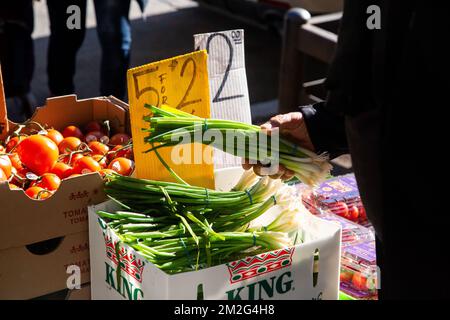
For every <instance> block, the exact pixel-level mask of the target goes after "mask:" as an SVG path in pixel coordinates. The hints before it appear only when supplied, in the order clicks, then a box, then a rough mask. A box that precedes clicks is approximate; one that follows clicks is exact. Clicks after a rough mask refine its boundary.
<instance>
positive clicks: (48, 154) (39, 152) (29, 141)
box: [16, 134, 59, 175]
mask: <svg viewBox="0 0 450 320" xmlns="http://www.w3.org/2000/svg"><path fill="white" fill-rule="evenodd" d="M16 150H17V154H18V155H19V158H20V161H22V163H23V164H24V165H25V166H26V167H27V168H28V169H30V170H31V171H33V172H34V173H36V174H37V175H43V174H44V173H46V172H49V171H50V169H51V168H53V166H54V165H55V163H56V161H57V160H58V156H59V152H58V147H57V146H56V144H55V143H54V142H53V141H52V140H50V139H49V138H47V137H44V136H42V135H39V134H35V135H32V136H29V137H27V138H25V139H24V140H22V141H21V142H20V143H19V145H18V146H17V148H16Z"/></svg>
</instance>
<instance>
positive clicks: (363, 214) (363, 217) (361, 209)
mask: <svg viewBox="0 0 450 320" xmlns="http://www.w3.org/2000/svg"><path fill="white" fill-rule="evenodd" d="M358 210H359V218H360V219H361V220H362V221H364V220H367V214H366V209H365V208H364V206H362V205H360V206H358Z"/></svg>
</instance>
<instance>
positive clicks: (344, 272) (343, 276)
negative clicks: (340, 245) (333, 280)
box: [340, 269, 353, 283]
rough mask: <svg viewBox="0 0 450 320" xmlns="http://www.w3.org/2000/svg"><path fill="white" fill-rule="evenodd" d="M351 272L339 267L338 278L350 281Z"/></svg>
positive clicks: (342, 280)
mask: <svg viewBox="0 0 450 320" xmlns="http://www.w3.org/2000/svg"><path fill="white" fill-rule="evenodd" d="M352 277H353V272H351V271H348V270H343V269H341V274H340V280H341V282H347V283H351V282H352Z"/></svg>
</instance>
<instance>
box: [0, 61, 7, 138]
mask: <svg viewBox="0 0 450 320" xmlns="http://www.w3.org/2000/svg"><path fill="white" fill-rule="evenodd" d="M8 130H9V128H8V114H7V112H6V102H5V92H4V91H3V78H2V67H1V65H0V140H3V139H4V138H5V137H6V135H7V134H8Z"/></svg>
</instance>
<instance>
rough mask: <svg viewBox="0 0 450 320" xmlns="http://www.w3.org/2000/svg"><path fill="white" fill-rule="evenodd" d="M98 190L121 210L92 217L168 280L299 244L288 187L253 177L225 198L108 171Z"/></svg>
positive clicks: (295, 206)
mask: <svg viewBox="0 0 450 320" xmlns="http://www.w3.org/2000/svg"><path fill="white" fill-rule="evenodd" d="M105 191H106V194H107V195H108V196H109V197H110V198H111V199H113V200H114V201H116V202H117V203H118V204H119V205H120V207H121V209H120V210H117V211H115V212H105V211H98V212H97V214H98V215H99V216H100V217H102V218H103V219H104V220H105V221H106V222H107V224H108V225H109V227H111V228H112V229H113V230H114V231H115V233H116V234H117V235H118V236H119V238H120V240H121V241H122V242H123V243H126V244H128V245H129V246H131V247H133V248H134V249H135V250H136V251H138V252H139V253H140V254H142V256H144V257H145V258H146V259H148V261H150V262H152V263H153V264H154V265H156V266H157V267H159V268H160V269H162V270H164V271H165V272H167V273H169V274H173V273H179V272H185V271H192V270H197V269H199V268H206V267H210V266H214V265H217V264H222V263H225V262H229V261H234V260H236V259H239V258H240V257H246V256H251V255H255V254H259V253H262V252H267V251H271V250H275V249H281V248H286V247H290V246H293V245H295V244H296V243H300V242H301V241H302V236H301V234H299V233H300V232H299V230H300V228H299V227H300V221H299V215H300V211H299V210H301V208H303V207H302V205H301V203H300V201H293V199H295V198H298V197H297V196H296V191H295V188H293V187H290V186H287V185H285V184H284V183H283V182H282V181H281V180H273V179H270V178H269V177H264V178H260V177H258V176H256V175H255V174H254V173H253V172H252V171H246V172H245V173H244V174H243V175H242V177H241V179H240V181H239V182H238V183H237V184H236V186H235V187H234V188H233V189H232V190H231V191H228V192H225V191H216V190H209V189H205V188H201V187H195V186H190V185H186V184H181V183H173V182H163V181H152V180H142V179H136V178H131V177H126V176H120V175H118V174H115V173H114V174H108V175H107V181H106V184H105ZM275 206H276V207H277V208H276V209H278V210H269V209H271V208H273V207H275Z"/></svg>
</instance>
